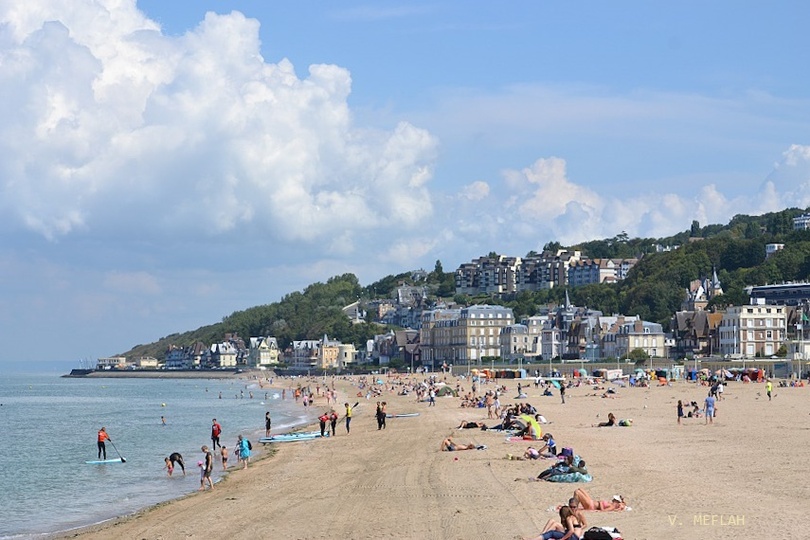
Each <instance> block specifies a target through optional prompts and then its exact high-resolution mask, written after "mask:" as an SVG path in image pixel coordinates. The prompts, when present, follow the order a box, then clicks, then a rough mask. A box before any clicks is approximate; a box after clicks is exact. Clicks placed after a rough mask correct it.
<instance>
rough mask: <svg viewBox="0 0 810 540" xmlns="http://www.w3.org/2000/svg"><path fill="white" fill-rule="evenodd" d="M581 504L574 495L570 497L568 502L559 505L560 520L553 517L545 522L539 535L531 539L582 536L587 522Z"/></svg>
mask: <svg viewBox="0 0 810 540" xmlns="http://www.w3.org/2000/svg"><path fill="white" fill-rule="evenodd" d="M580 507H581V505H580V503H579V501H578V500H577V498H576V497H571V498H570V499H569V500H568V504H567V505H565V506H561V507H560V508H559V511H560V522H559V523H558V522H556V521H554V520H553V519H550V520H548V522H546V526H545V527H543V531H542V532H541V533H540V536H537V537H535V538H533V539H532V540H568V539H569V538H582V535H583V533H584V531H585V529H586V528H587V527H588V522H587V520H586V519H585V516H584V515H583V514H582V509H581V508H580Z"/></svg>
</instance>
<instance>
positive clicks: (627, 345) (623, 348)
mask: <svg viewBox="0 0 810 540" xmlns="http://www.w3.org/2000/svg"><path fill="white" fill-rule="evenodd" d="M636 349H641V350H642V351H644V352H645V353H647V355H648V356H649V357H651V358H660V357H662V356H664V355H665V354H666V350H665V348H664V330H663V328H662V327H661V325H660V324H658V323H653V322H648V321H642V320H638V319H637V320H635V321H633V322H626V323H624V324H622V325H621V326H619V332H618V333H617V334H616V357H617V358H622V357H626V356H627V355H628V354H629V353H630V351H634V350H636Z"/></svg>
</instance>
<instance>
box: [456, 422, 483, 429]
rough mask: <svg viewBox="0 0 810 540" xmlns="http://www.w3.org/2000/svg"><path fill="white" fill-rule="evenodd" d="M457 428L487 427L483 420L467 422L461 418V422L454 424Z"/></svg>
mask: <svg viewBox="0 0 810 540" xmlns="http://www.w3.org/2000/svg"><path fill="white" fill-rule="evenodd" d="M456 428H457V429H475V428H479V429H482V430H485V429H487V426H485V425H484V423H483V422H467V421H466V420H462V421H461V423H460V424H459V425H458V426H456Z"/></svg>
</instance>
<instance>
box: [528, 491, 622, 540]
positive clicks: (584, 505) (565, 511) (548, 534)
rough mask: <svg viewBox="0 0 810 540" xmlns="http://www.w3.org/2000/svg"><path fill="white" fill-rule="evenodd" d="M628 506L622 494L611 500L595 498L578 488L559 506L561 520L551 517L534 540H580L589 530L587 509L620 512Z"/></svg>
mask: <svg viewBox="0 0 810 540" xmlns="http://www.w3.org/2000/svg"><path fill="white" fill-rule="evenodd" d="M626 508H627V503H626V502H625V500H624V497H622V496H621V495H614V496H613V497H612V498H611V499H610V500H609V501H608V500H595V499H594V498H593V497H591V495H590V494H589V493H588V492H587V491H585V490H584V489H582V488H577V489H575V490H574V495H573V496H572V497H571V498H570V499H568V503H567V504H564V505H560V506H558V507H557V511H558V512H559V516H560V519H559V521H557V520H555V519H549V520H548V521H547V522H546V524H545V526H544V527H543V530H542V531H541V532H540V535H539V536H536V537H535V538H534V539H533V540H551V539H554V540H569V539H572V540H579V539H580V538H583V537H584V535H585V531H586V530H588V519H587V518H586V517H585V512H586V511H593V512H618V511H621V510H624V509H626Z"/></svg>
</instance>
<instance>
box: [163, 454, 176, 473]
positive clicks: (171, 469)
mask: <svg viewBox="0 0 810 540" xmlns="http://www.w3.org/2000/svg"><path fill="white" fill-rule="evenodd" d="M163 461H165V462H166V466H165V467H163V468H164V469H166V472H168V474H169V476H171V475H172V472H174V465H172V462H171V460H170V459H169V458H164V459H163Z"/></svg>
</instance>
